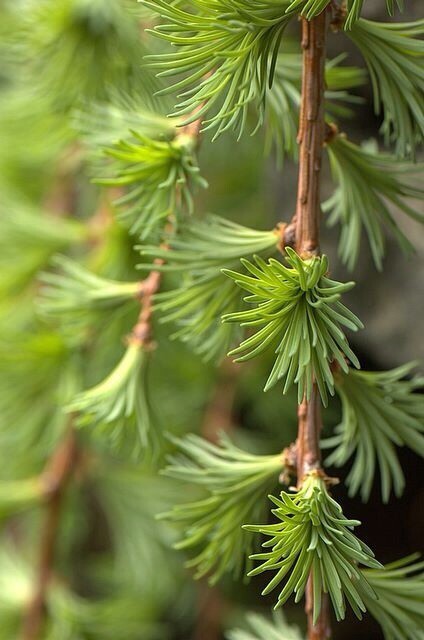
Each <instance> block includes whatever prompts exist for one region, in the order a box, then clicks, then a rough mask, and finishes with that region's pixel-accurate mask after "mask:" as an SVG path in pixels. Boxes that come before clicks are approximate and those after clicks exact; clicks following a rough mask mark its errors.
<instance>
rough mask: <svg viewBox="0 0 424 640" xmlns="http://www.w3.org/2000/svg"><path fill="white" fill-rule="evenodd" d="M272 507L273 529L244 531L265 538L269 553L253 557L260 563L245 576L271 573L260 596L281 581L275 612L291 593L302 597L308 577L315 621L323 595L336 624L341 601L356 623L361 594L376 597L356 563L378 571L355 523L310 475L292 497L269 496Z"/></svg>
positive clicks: (261, 527)
mask: <svg viewBox="0 0 424 640" xmlns="http://www.w3.org/2000/svg"><path fill="white" fill-rule="evenodd" d="M269 497H270V499H271V500H272V502H273V503H274V504H275V505H276V506H277V508H276V509H273V510H272V513H273V514H274V515H275V516H276V517H277V518H278V520H280V521H281V522H279V523H278V524H270V525H246V526H245V529H247V530H249V531H253V532H255V533H263V534H265V535H267V536H269V538H270V539H269V540H267V541H266V542H264V543H263V544H262V546H263V547H265V548H268V547H270V551H264V552H263V553H257V554H254V555H253V556H251V557H252V559H253V560H259V561H261V564H260V565H259V566H258V567H256V568H255V569H253V570H252V571H251V572H250V573H249V575H250V576H255V575H258V574H259V573H262V572H263V571H267V570H271V571H276V574H275V576H274V577H273V578H272V580H271V582H270V583H269V584H268V586H267V587H266V588H265V589H264V591H263V594H267V593H270V592H271V591H272V590H273V589H275V587H277V586H278V585H279V584H280V583H281V581H282V580H284V579H285V578H286V581H285V584H284V587H283V589H282V591H281V592H280V594H279V596H278V601H277V605H276V606H277V607H279V606H281V605H283V604H284V603H285V602H286V601H287V600H288V598H289V597H290V596H291V595H292V594H293V593H294V594H295V595H296V598H295V601H296V602H299V600H300V599H301V598H302V596H303V594H304V592H305V588H306V583H307V581H308V577H309V574H310V573H311V572H312V576H313V585H314V590H313V604H314V614H313V615H314V620H315V621H316V620H317V618H318V616H319V613H320V610H321V593H322V591H324V593H328V594H329V597H330V600H331V603H332V605H333V608H334V612H335V614H336V618H337V620H343V619H344V617H345V612H346V600H347V602H348V603H349V604H350V606H351V607H352V609H353V611H354V612H355V614H356V615H357V616H358V617H359V618H361V617H362V613H361V612H363V611H365V606H364V602H363V598H362V594H363V593H364V594H367V596H368V598H369V599H372V598H373V597H375V595H374V592H373V590H372V588H371V587H370V586H369V584H368V582H367V580H366V578H365V577H364V575H363V573H361V571H360V570H359V569H358V566H357V565H358V564H361V565H364V566H366V567H372V568H379V567H380V566H381V565H380V564H379V563H378V562H377V561H376V560H375V559H374V554H373V553H372V551H371V550H370V549H369V548H368V547H367V546H366V545H365V544H364V543H363V542H361V541H360V540H359V539H358V538H357V537H356V536H355V535H354V534H353V533H352V531H351V529H353V527H355V526H357V525H359V524H360V522H358V521H357V520H348V519H347V518H346V517H345V516H344V515H343V512H342V509H341V507H340V505H339V504H338V503H337V502H336V501H335V500H334V499H333V498H332V497H331V496H330V494H329V493H328V491H327V488H326V485H325V481H324V480H323V479H322V478H321V477H320V476H319V475H317V474H316V473H314V472H311V474H310V475H309V476H307V477H306V478H305V479H304V481H303V484H302V488H301V489H300V490H299V491H298V492H297V493H296V494H294V495H290V494H288V493H285V492H281V500H279V499H278V498H274V496H269Z"/></svg>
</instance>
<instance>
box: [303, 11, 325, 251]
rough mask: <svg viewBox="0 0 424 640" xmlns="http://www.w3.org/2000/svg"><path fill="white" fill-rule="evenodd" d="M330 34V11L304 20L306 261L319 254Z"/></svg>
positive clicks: (304, 247) (304, 211)
mask: <svg viewBox="0 0 424 640" xmlns="http://www.w3.org/2000/svg"><path fill="white" fill-rule="evenodd" d="M326 34H327V13H326V11H323V12H322V13H321V14H320V15H319V16H317V17H316V18H313V19H312V20H306V19H305V18H302V48H303V76H302V101H301V107H300V126H299V135H298V142H299V181H298V194H297V206H296V248H297V251H298V253H299V254H300V255H301V256H304V257H307V256H310V255H315V254H318V253H319V224H320V218H321V202H320V173H321V158H322V147H323V143H324V139H325V119H324V94H325V55H326Z"/></svg>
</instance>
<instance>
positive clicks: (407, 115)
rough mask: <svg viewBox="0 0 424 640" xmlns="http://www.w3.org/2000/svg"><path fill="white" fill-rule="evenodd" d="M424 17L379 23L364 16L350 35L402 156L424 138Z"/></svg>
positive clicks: (388, 138)
mask: <svg viewBox="0 0 424 640" xmlns="http://www.w3.org/2000/svg"><path fill="white" fill-rule="evenodd" d="M423 33H424V20H417V21H416V22H409V23H405V24H402V23H387V24H386V23H379V22H373V21H371V20H364V19H362V18H361V19H360V20H358V21H357V22H355V24H354V25H353V27H352V29H351V31H348V32H347V34H348V35H349V38H351V40H352V41H353V42H354V43H355V45H356V46H357V47H358V49H359V50H360V52H361V53H362V55H363V57H364V60H365V62H366V64H367V67H368V71H369V74H370V77H371V82H372V86H373V92H374V108H375V112H376V114H377V115H380V114H382V115H383V117H384V120H383V124H382V129H381V131H382V133H383V135H384V137H385V139H386V142H387V143H391V142H393V143H394V144H395V148H396V151H397V153H398V154H399V155H401V156H414V155H415V149H416V147H417V145H419V144H420V143H422V141H423V140H424V99H423V96H424V79H423V74H422V63H423V58H424V42H423V40H422V39H420V36H422V35H423Z"/></svg>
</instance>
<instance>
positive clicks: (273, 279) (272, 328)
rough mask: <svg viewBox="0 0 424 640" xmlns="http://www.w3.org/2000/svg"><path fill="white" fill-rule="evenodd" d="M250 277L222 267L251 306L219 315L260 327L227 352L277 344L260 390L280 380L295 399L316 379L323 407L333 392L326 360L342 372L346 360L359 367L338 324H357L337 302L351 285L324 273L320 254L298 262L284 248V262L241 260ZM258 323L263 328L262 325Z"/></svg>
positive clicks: (242, 354)
mask: <svg viewBox="0 0 424 640" xmlns="http://www.w3.org/2000/svg"><path fill="white" fill-rule="evenodd" d="M241 262H242V264H243V266H244V267H245V268H246V269H247V271H249V272H250V273H251V274H252V275H243V274H240V273H237V272H235V271H229V270H227V269H225V270H223V271H224V273H225V274H226V275H228V276H229V277H230V278H232V279H233V280H234V281H235V282H236V284H238V285H239V287H241V288H242V289H245V290H246V291H248V292H249V293H250V295H249V296H246V297H245V298H244V299H245V301H246V302H247V303H250V304H254V305H255V307H254V308H253V309H248V310H246V311H239V312H236V313H230V314H226V315H224V316H223V321H224V322H240V324H241V326H244V327H262V328H260V329H258V330H257V331H256V332H255V333H253V335H251V336H250V337H248V338H246V339H245V340H244V341H243V342H242V343H241V344H240V346H239V347H237V348H236V349H233V350H232V351H230V353H229V355H235V356H237V358H236V361H237V362H242V361H244V360H248V359H250V358H253V357H254V356H256V355H259V354H261V353H263V352H264V351H265V350H266V349H268V348H269V347H271V346H272V345H274V344H275V343H277V342H278V346H277V348H276V350H275V353H276V356H277V357H276V360H275V363H274V366H273V368H272V371H271V373H270V375H269V378H268V380H267V383H266V385H265V391H266V390H268V389H270V388H271V387H272V386H273V385H274V384H276V382H277V381H278V380H281V379H283V380H284V386H283V393H286V392H287V391H288V389H289V388H290V387H291V386H292V384H297V385H298V400H299V403H300V402H302V400H303V397H304V396H305V395H306V398H307V399H309V398H310V395H311V391H312V385H313V382H314V381H316V383H317V385H318V389H319V392H320V394H321V398H322V401H323V403H324V405H326V404H327V401H328V392H329V393H330V394H331V395H333V394H334V378H333V372H332V368H331V363H332V362H333V361H334V362H337V363H338V364H339V365H340V367H341V368H342V370H343V371H347V370H348V366H347V364H346V358H348V359H349V360H350V361H351V362H352V364H354V365H355V366H356V367H359V362H358V360H357V358H356V356H355V354H354V353H353V352H352V350H351V349H350V347H349V344H348V342H347V340H346V337H345V335H344V333H343V332H342V330H341V326H345V327H347V328H349V329H351V330H352V331H356V330H357V329H359V328H362V323H361V322H360V321H359V320H358V318H357V317H356V316H355V315H354V314H353V313H352V312H351V311H349V310H348V309H347V308H346V307H345V306H344V305H343V304H342V303H341V302H340V301H339V299H340V295H341V294H342V293H344V292H346V291H349V289H351V288H352V287H353V284H354V283H353V282H348V283H346V284H342V283H340V282H336V281H334V280H330V279H329V278H328V277H327V275H326V274H327V271H328V260H327V258H326V256H322V257H316V258H311V259H309V260H302V259H301V258H300V257H299V256H298V255H297V254H296V252H295V251H293V249H291V248H290V247H286V263H287V265H288V266H285V265H284V264H282V263H281V262H278V261H277V260H274V259H273V258H271V259H270V260H269V261H268V263H266V262H264V260H262V259H261V258H259V257H255V263H256V264H253V263H251V262H249V261H248V260H242V261H241ZM262 325H263V326H262Z"/></svg>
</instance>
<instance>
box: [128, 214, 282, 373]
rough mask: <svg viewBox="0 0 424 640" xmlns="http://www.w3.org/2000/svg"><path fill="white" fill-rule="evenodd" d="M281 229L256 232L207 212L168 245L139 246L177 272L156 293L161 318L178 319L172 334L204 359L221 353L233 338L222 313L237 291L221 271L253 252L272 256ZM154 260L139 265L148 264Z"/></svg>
mask: <svg viewBox="0 0 424 640" xmlns="http://www.w3.org/2000/svg"><path fill="white" fill-rule="evenodd" d="M279 235H280V231H279V230H270V231H257V230H255V229H249V228H248V227H245V226H243V225H239V224H236V223H234V222H230V221H228V220H225V219H223V218H220V217H218V216H213V215H209V216H206V217H205V218H204V219H203V220H193V221H190V222H189V223H187V224H186V225H184V226H183V227H182V228H181V230H180V233H179V234H178V235H177V236H174V237H171V238H169V246H168V247H167V248H166V249H165V248H160V247H156V246H151V245H150V246H149V245H147V246H143V245H142V246H140V247H138V248H139V249H140V252H141V255H142V256H147V257H150V258H153V257H154V258H155V259H156V260H157V259H159V260H162V261H163V263H162V264H161V265H159V266H158V269H159V270H160V271H163V272H165V273H168V272H169V273H170V274H173V273H175V274H176V275H178V277H179V281H180V283H181V284H180V286H179V287H178V288H177V289H171V290H169V291H164V292H160V293H159V294H158V295H156V296H155V309H156V310H157V311H158V312H160V314H161V315H160V322H164V323H167V322H175V323H176V325H177V327H178V329H177V331H176V332H175V333H174V334H173V336H172V337H174V338H178V339H179V340H182V341H183V342H187V343H188V344H189V345H190V346H191V347H192V348H193V349H194V350H195V351H196V352H198V353H200V354H201V355H202V356H203V357H204V358H205V359H207V360H212V359H219V358H221V357H222V356H223V355H224V354H225V353H226V351H228V348H229V346H230V344H231V342H232V335H233V333H234V332H233V330H232V329H231V327H228V326H222V324H221V321H220V317H221V315H222V313H224V312H226V311H229V310H231V309H234V310H235V309H236V305H237V300H238V293H237V288H236V287H234V285H233V283H232V282H230V281H228V280H226V278H225V277H224V276H223V275H222V273H221V268H222V267H223V266H229V265H231V264H234V265H235V264H237V262H238V260H239V259H240V257H242V256H248V255H251V254H252V253H262V254H264V255H269V254H270V253H272V252H273V251H275V250H276V247H277V243H278V242H279ZM151 267H152V263H146V264H141V265H139V268H140V269H143V270H144V269H150V268H151Z"/></svg>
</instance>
